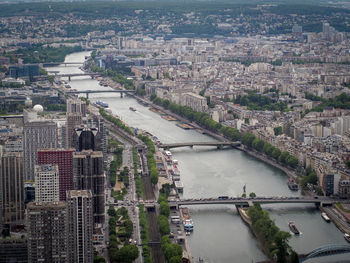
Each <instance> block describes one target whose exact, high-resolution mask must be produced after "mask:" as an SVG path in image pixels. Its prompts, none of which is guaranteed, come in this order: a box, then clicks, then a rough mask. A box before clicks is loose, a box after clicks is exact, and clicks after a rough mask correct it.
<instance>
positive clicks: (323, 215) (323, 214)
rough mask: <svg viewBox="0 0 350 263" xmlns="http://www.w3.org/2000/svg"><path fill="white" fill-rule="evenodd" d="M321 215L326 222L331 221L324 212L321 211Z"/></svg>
mask: <svg viewBox="0 0 350 263" xmlns="http://www.w3.org/2000/svg"><path fill="white" fill-rule="evenodd" d="M321 216H322V218H323V219H324V220H325V221H326V222H328V223H329V222H331V219H330V218H329V217H328V216H327V214H326V213H321Z"/></svg>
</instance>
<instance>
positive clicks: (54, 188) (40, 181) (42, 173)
mask: <svg viewBox="0 0 350 263" xmlns="http://www.w3.org/2000/svg"><path fill="white" fill-rule="evenodd" d="M34 174H35V202H54V201H59V200H60V194H59V180H58V178H59V173H58V166H57V164H56V165H52V164H44V165H35V172H34Z"/></svg>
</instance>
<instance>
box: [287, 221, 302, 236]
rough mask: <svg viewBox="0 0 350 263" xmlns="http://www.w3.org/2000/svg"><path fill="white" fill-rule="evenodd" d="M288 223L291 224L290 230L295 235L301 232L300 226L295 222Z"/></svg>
mask: <svg viewBox="0 0 350 263" xmlns="http://www.w3.org/2000/svg"><path fill="white" fill-rule="evenodd" d="M288 225H289V229H290V231H292V232H293V233H294V234H295V235H299V234H300V232H299V230H298V228H297V227H296V226H295V224H294V222H289V223H288Z"/></svg>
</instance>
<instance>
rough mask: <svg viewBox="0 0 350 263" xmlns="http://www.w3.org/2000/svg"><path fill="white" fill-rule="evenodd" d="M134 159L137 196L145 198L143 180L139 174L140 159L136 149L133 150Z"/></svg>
mask: <svg viewBox="0 0 350 263" xmlns="http://www.w3.org/2000/svg"><path fill="white" fill-rule="evenodd" d="M132 159H133V163H134V179H135V187H136V194H137V196H138V197H140V198H143V197H144V188H143V182H142V179H141V177H140V176H139V174H138V167H139V159H138V156H137V152H136V149H135V147H133V148H132Z"/></svg>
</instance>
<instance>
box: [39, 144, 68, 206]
mask: <svg viewBox="0 0 350 263" xmlns="http://www.w3.org/2000/svg"><path fill="white" fill-rule="evenodd" d="M73 152H74V149H58V148H56V149H39V150H38V164H39V165H43V164H57V165H58V171H59V173H58V174H59V175H58V176H59V193H60V201H65V200H66V192H67V191H68V190H72V189H73Z"/></svg>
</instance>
